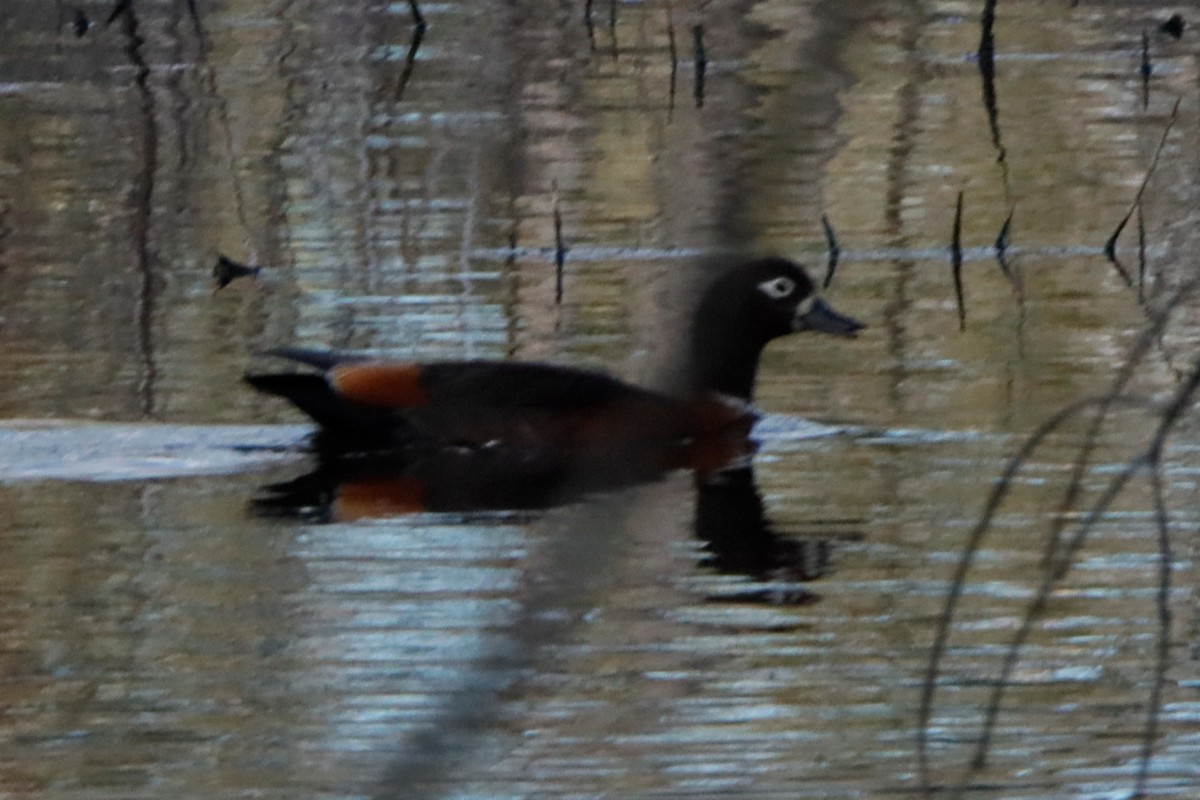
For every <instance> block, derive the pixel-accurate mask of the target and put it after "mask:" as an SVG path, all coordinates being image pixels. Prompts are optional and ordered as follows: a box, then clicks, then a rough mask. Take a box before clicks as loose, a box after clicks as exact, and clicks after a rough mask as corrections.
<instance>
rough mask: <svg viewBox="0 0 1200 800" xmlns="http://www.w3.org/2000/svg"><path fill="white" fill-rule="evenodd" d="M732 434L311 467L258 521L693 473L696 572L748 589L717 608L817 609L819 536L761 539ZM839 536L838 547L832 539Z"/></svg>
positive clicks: (531, 506) (452, 508)
mask: <svg viewBox="0 0 1200 800" xmlns="http://www.w3.org/2000/svg"><path fill="white" fill-rule="evenodd" d="M751 449H752V444H751V442H750V441H749V440H748V439H746V437H744V436H741V435H727V436H717V437H705V438H704V439H702V440H697V441H695V442H691V443H688V444H686V445H672V444H669V443H659V445H657V446H646V447H642V448H639V449H638V450H636V451H627V452H624V453H621V454H620V455H619V456H612V455H606V456H604V457H594V458H587V459H584V460H579V459H573V460H571V461H570V462H569V463H568V462H565V461H563V460H561V459H560V458H557V457H553V456H552V455H550V454H549V453H548V452H546V451H541V452H538V453H531V452H529V451H520V450H514V449H511V448H492V449H483V450H472V449H468V448H437V449H429V450H425V451H420V452H418V451H415V450H410V451H406V452H404V453H400V452H397V453H391V454H379V455H375V456H371V457H362V458H354V459H345V458H334V459H322V460H321V462H320V466H319V467H318V468H317V469H316V470H315V471H313V472H310V473H308V474H307V475H303V476H301V477H299V478H296V479H294V480H290V481H287V482H284V483H276V484H272V485H270V486H267V487H264V491H263V494H262V495H261V496H260V497H259V498H257V499H256V500H255V501H254V508H255V510H256V511H257V512H258V513H259V514H262V515H264V516H288V517H302V518H306V519H311V520H317V521H321V522H350V521H355V520H362V519H370V518H381V517H389V516H396V515H400V514H408V513H414V512H452V513H470V512H486V511H514V510H515V511H530V510H538V509H546V508H551V507H553V506H559V505H564V504H568V503H572V502H577V501H580V500H583V499H585V498H586V497H587V496H589V495H595V494H598V493H601V492H609V491H615V490H618V489H623V488H627V487H630V486H634V485H636V484H640V483H648V482H652V481H655V480H657V479H659V478H662V477H663V476H665V475H666V474H667V473H668V472H670V471H673V470H677V469H691V470H693V471H694V472H695V474H696V478H697V480H696V486H697V502H696V520H695V525H696V527H695V535H696V537H697V538H698V539H699V540H700V541H702V542H703V543H704V545H705V556H704V557H703V558H702V559H701V560H700V565H701V566H704V567H708V568H710V569H713V570H715V571H716V572H719V573H722V574H726V575H741V576H745V577H747V578H750V579H751V580H753V581H755V583H752V584H749V585H735V586H732V587H728V586H726V587H723V588H722V589H721V591H720V593H719V594H716V595H714V596H713V597H712V599H713V600H715V601H718V602H752V603H771V604H776V605H803V604H806V603H810V602H813V601H815V600H816V599H817V597H816V595H814V594H813V593H811V592H809V591H807V590H806V589H804V588H803V587H801V586H799V585H798V584H801V583H806V582H808V581H813V580H816V579H818V578H820V577H822V576H824V575H825V574H826V572H827V571H828V569H829V566H830V552H831V549H832V545H831V540H830V539H829V538H825V537H821V538H812V537H808V538H795V537H792V536H787V535H781V534H779V533H776V532H775V531H774V530H772V528H771V526H770V523H769V522H768V521H767V519H766V516H765V514H764V510H763V502H762V498H761V497H760V496H759V494H758V490H757V489H756V487H755V485H754V475H753V471H752V469H751V468H750V466H748V464H749V456H750V454H751V453H750V451H751ZM838 538H846V534H842V535H841V536H839V537H838Z"/></svg>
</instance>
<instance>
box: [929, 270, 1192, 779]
mask: <svg viewBox="0 0 1200 800" xmlns="http://www.w3.org/2000/svg"><path fill="white" fill-rule="evenodd" d="M1197 290H1200V277H1193V278H1192V279H1190V280H1188V281H1187V282H1186V283H1184V284H1183V286H1181V287H1180V288H1179V289H1178V290H1177V291H1176V292H1175V293H1174V294H1173V295H1172V296H1171V297H1170V298H1169V299H1168V300H1167V302H1166V303H1165V304H1163V305H1162V306H1161V307H1160V308H1159V309H1158V310H1157V311H1156V313H1155V314H1154V315H1153V317H1152V319H1151V323H1150V325H1149V327H1148V328H1147V329H1146V330H1145V331H1144V332H1143V334H1142V336H1141V337H1140V338H1139V340H1138V341H1137V343H1136V344H1135V346H1134V347H1133V349H1132V350H1131V352H1130V354H1129V356H1128V357H1127V358H1126V360H1125V362H1124V364H1123V365H1122V367H1121V369H1120V371H1119V372H1118V373H1117V376H1116V377H1115V379H1114V380H1113V382H1112V386H1111V388H1110V389H1109V391H1108V392H1107V393H1106V394H1104V395H1102V396H1100V397H1095V398H1086V399H1084V400H1081V401H1079V402H1076V403H1073V404H1071V405H1069V406H1068V407H1066V408H1064V409H1063V410H1062V411H1060V412H1059V413H1058V414H1055V415H1054V416H1052V417H1051V418H1050V419H1049V420H1047V421H1046V422H1045V423H1044V424H1043V425H1042V426H1040V427H1039V428H1038V429H1037V430H1036V431H1035V432H1034V433H1033V434H1032V435H1031V436H1030V437H1029V438H1028V440H1027V441H1026V443H1025V445H1024V446H1023V447H1022V448H1021V450H1020V451H1019V452H1018V453H1017V454H1016V455H1014V456H1013V457H1012V459H1011V460H1010V461H1009V463H1008V466H1007V468H1006V469H1005V472H1004V474H1003V476H1002V477H1001V480H1000V481H999V482H998V483H997V484H996V486H995V488H994V489H993V490H992V492H991V494H990V496H989V497H988V501H987V504H986V506H985V509H984V512H983V514H982V515H981V516H980V518H979V521H978V523H977V524H976V526H975V528H974V530H973V531H972V533H971V536H970V538H969V539H968V541H967V543H966V545H965V547H964V549H963V553H962V558H961V560H960V561H959V565H958V569H957V571H956V572H955V575H954V579H953V583H952V586H951V591H950V593H949V595H948V596H947V598H946V603H945V606H944V608H943V612H942V614H941V616H940V618H939V621H938V627H937V632H936V635H935V639H934V644H933V648H932V651H931V653H930V658H929V662H928V668H927V671H926V674H925V681H924V685H923V688H922V695H921V707H920V712H919V736H918V760H919V771H920V778H921V783H922V787H923V790H924V791H925V793H926V794H927V795H930V796H932V795H933V792H934V789H933V781H932V778H931V765H930V755H929V733H930V728H931V724H932V716H933V712H934V701H935V697H936V692H937V687H938V683H939V682H940V680H941V679H942V677H943V668H944V664H943V662H944V659H945V655H946V650H947V647H948V642H949V639H950V635H951V631H952V625H953V623H954V619H955V613H956V610H957V609H958V606H959V604H960V601H961V599H962V596H963V592H964V590H965V589H966V588H967V586H968V577H969V574H970V570H971V568H972V566H973V565H974V562H975V560H976V557H977V556H978V554H979V551H980V548H981V547H982V543H983V540H984V537H985V536H987V535H988V534H989V533H991V531H992V527H993V523H994V521H995V518H996V516H997V513H998V510H999V508H1000V506H1001V504H1002V503H1003V502H1004V501H1005V499H1006V498H1008V497H1009V495H1010V494H1011V493H1012V492H1013V490H1014V484H1015V481H1016V479H1017V478H1018V477H1019V475H1020V473H1021V471H1022V470H1023V469H1024V468H1025V467H1026V465H1027V464H1028V463H1029V461H1030V460H1031V458H1032V456H1033V454H1034V452H1035V451H1036V450H1037V449H1038V448H1040V447H1041V446H1042V445H1043V444H1045V442H1046V441H1047V439H1048V438H1049V437H1050V436H1051V435H1052V434H1054V433H1056V432H1057V431H1058V430H1059V429H1060V428H1062V427H1063V426H1064V425H1065V424H1066V423H1068V422H1070V421H1072V420H1073V419H1075V418H1077V417H1084V418H1085V419H1086V420H1087V427H1086V434H1085V436H1084V439H1083V444H1082V446H1081V447H1080V448H1079V451H1078V455H1077V457H1076V460H1075V462H1074V464H1073V466H1072V473H1071V477H1070V480H1069V481H1068V483H1067V484H1066V486H1065V488H1064V490H1063V493H1062V497H1061V499H1060V501H1059V503H1058V507H1057V509H1056V513H1055V514H1053V515H1052V516H1051V517H1050V524H1049V529H1048V531H1047V534H1046V539H1045V550H1044V552H1043V556H1042V559H1041V574H1040V575H1039V576H1038V581H1037V588H1036V593H1035V594H1034V595H1033V598H1032V599H1031V601H1030V602H1029V604H1028V606H1027V607H1026V610H1025V613H1024V615H1023V617H1022V619H1021V621H1020V624H1019V626H1018V628H1017V630H1016V633H1015V634H1014V636H1013V638H1012V641H1011V642H1010V643H1009V644H1008V646H1007V648H1006V650H1005V654H1004V657H1003V659H1002V661H1001V665H1000V669H999V672H998V675H997V676H996V678H995V679H994V681H993V682H992V683H991V686H992V687H993V688H992V690H991V691H990V692H989V697H988V700H987V702H986V705H985V707H984V708H983V718H982V722H981V723H980V728H981V732H980V735H979V737H978V739H977V741H976V744H975V746H974V748H973V753H972V755H971V758H970V760H969V762H968V766H967V768H966V769H965V770H964V771H963V774H962V777H961V779H960V780H961V782H960V784H959V786H960V788H961V787H966V786H967V785H969V784H970V782H971V781H972V779H974V778H975V777H976V776H978V775H979V773H980V772H981V771H982V770H983V768H984V767H985V766H986V764H987V761H988V757H989V753H990V750H991V744H992V737H993V734H994V733H995V728H996V724H997V718H998V715H999V713H1000V708H1001V704H1002V702H1003V699H1004V695H1005V693H1006V692H1007V691H1008V690H1009V689H1010V688H1011V687H1012V685H1013V677H1014V672H1015V670H1016V667H1017V663H1018V660H1019V659H1020V657H1021V653H1022V651H1023V650H1024V648H1025V647H1026V645H1027V643H1028V642H1029V640H1030V637H1031V635H1032V633H1033V631H1034V626H1035V625H1036V624H1037V622H1038V620H1039V619H1040V618H1041V617H1042V616H1043V615H1044V614H1045V612H1046V609H1047V607H1048V605H1049V603H1050V600H1051V596H1052V594H1053V593H1054V591H1055V590H1056V589H1057V588H1058V587H1059V586H1061V585H1062V583H1063V581H1064V579H1065V578H1066V577H1067V575H1068V573H1070V571H1071V569H1072V567H1073V566H1074V565H1075V563H1076V560H1077V559H1078V557H1079V555H1080V551H1081V550H1082V548H1083V547H1084V545H1085V544H1086V543H1087V540H1088V537H1089V535H1091V534H1092V533H1093V532H1094V531H1095V529H1096V528H1097V527H1098V526H1099V524H1100V523H1101V522H1102V521H1103V520H1105V518H1106V517H1107V516H1108V515H1109V513H1110V512H1111V511H1112V510H1113V509H1114V506H1115V504H1116V502H1117V501H1118V499H1119V498H1120V497H1121V496H1122V495H1123V494H1125V493H1126V491H1127V490H1128V489H1129V487H1130V484H1131V481H1133V479H1134V478H1136V477H1138V476H1139V475H1145V476H1146V479H1147V482H1148V483H1149V488H1150V494H1151V497H1152V501H1153V518H1154V524H1155V529H1156V531H1157V534H1158V539H1157V546H1158V555H1159V568H1158V586H1157V591H1156V593H1155V608H1156V612H1157V614H1156V617H1157V619H1156V623H1157V627H1158V636H1157V647H1156V650H1155V655H1154V664H1153V667H1152V675H1153V677H1152V680H1151V686H1150V691H1149V697H1148V699H1147V702H1146V704H1145V707H1146V709H1147V711H1146V715H1147V716H1146V723H1145V727H1144V729H1143V738H1142V748H1141V753H1140V754H1139V763H1138V769H1137V772H1136V775H1135V777H1134V786H1133V790H1132V795H1131V796H1133V797H1144V796H1145V793H1146V790H1147V784H1148V781H1149V778H1150V766H1151V760H1152V758H1153V755H1154V748H1155V743H1156V740H1157V735H1158V724H1159V715H1160V714H1161V712H1162V704H1163V691H1164V688H1165V683H1166V674H1167V668H1168V658H1169V655H1170V646H1171V624H1172V612H1171V608H1170V589H1171V570H1172V567H1173V555H1172V543H1171V533H1172V529H1171V524H1170V515H1169V510H1168V506H1167V500H1166V491H1165V481H1164V477H1163V468H1164V467H1163V458H1164V452H1165V449H1166V446H1167V442H1168V439H1169V438H1170V437H1171V436H1172V435H1173V434H1175V433H1176V432H1177V431H1178V429H1179V428H1180V427H1181V425H1182V422H1183V420H1184V418H1185V417H1186V416H1187V414H1188V412H1189V411H1190V410H1192V408H1193V406H1194V405H1195V402H1196V398H1197V395H1198V394H1200V358H1197V357H1193V358H1192V360H1191V363H1190V366H1189V368H1188V370H1187V372H1186V373H1185V374H1184V376H1183V377H1182V380H1181V381H1180V383H1179V385H1178V387H1177V388H1176V389H1175V391H1174V393H1173V394H1172V395H1171V396H1170V397H1169V398H1168V400H1167V402H1166V403H1165V404H1161V405H1155V404H1153V403H1151V402H1150V401H1148V400H1146V399H1144V398H1139V397H1137V396H1134V395H1132V394H1131V393H1130V392H1129V387H1130V384H1131V382H1132V381H1133V379H1134V377H1135V375H1136V373H1137V371H1138V370H1139V369H1141V368H1142V367H1143V366H1144V364H1145V363H1146V361H1147V360H1148V358H1149V356H1150V354H1151V352H1152V351H1153V350H1154V348H1155V347H1156V346H1157V344H1158V343H1159V341H1160V339H1161V337H1162V335H1163V332H1164V330H1165V329H1166V328H1167V326H1168V325H1169V324H1170V322H1171V320H1172V316H1173V314H1174V313H1175V312H1176V311H1177V310H1178V309H1179V308H1180V307H1181V306H1186V304H1187V303H1188V302H1189V301H1190V300H1191V299H1192V297H1193V295H1194V294H1195V293H1196V291H1197ZM1131 407H1132V408H1134V409H1138V410H1141V411H1143V412H1146V411H1148V412H1150V413H1151V415H1152V416H1153V417H1154V418H1155V420H1156V421H1155V423H1154V424H1153V425H1152V426H1151V430H1150V432H1149V435H1148V437H1147V439H1146V445H1145V448H1144V449H1143V450H1141V451H1140V452H1137V453H1135V454H1134V455H1133V456H1131V457H1129V458H1128V460H1127V461H1126V462H1125V463H1124V464H1123V465H1122V467H1121V468H1120V469H1119V470H1118V471H1117V472H1116V473H1115V474H1114V475H1113V476H1112V477H1111V478H1109V479H1108V480H1107V482H1106V484H1105V485H1104V488H1103V491H1101V492H1100V493H1099V494H1098V495H1096V496H1094V497H1087V496H1086V493H1085V489H1084V480H1085V476H1086V474H1087V473H1088V471H1089V470H1090V469H1091V468H1092V467H1093V466H1094V454H1095V449H1096V448H1097V446H1098V443H1099V441H1100V437H1101V434H1102V432H1104V431H1105V429H1106V428H1108V427H1109V426H1110V425H1116V424H1124V422H1123V421H1121V422H1120V423H1118V420H1119V419H1120V418H1119V417H1118V412H1119V411H1120V410H1122V409H1128V408H1131ZM1085 415H1090V416H1085ZM1086 502H1090V505H1085V503H1086Z"/></svg>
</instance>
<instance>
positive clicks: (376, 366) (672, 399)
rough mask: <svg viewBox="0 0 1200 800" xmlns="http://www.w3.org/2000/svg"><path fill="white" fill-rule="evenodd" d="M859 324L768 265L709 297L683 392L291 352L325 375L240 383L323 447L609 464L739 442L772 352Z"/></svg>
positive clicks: (723, 282)
mask: <svg viewBox="0 0 1200 800" xmlns="http://www.w3.org/2000/svg"><path fill="white" fill-rule="evenodd" d="M862 327H863V326H862V324H861V323H859V322H857V321H855V320H853V319H851V318H849V317H845V316H842V315H840V314H838V313H837V312H836V311H834V310H833V309H832V308H830V307H829V306H828V305H827V304H826V303H825V302H824V301H822V300H821V299H820V298H819V297H817V295H816V288H815V286H814V284H813V282H812V281H811V280H810V279H809V277H808V275H807V274H806V273H805V271H804V269H803V268H802V267H800V266H799V265H797V264H794V263H792V262H790V261H787V260H785V259H781V258H764V259H758V260H756V261H751V262H748V263H745V264H742V265H740V266H738V267H736V268H734V269H732V270H730V271H728V272H726V273H725V274H724V275H723V276H721V277H719V278H718V279H717V280H716V281H715V282H714V283H713V284H712V285H711V286H710V287H709V289H708V290H707V291H706V292H705V293H704V295H703V296H702V298H701V301H700V304H699V306H698V308H697V313H696V317H695V320H694V322H693V325H692V329H691V331H690V335H689V339H688V348H687V351H686V355H685V367H684V369H683V376H684V377H683V379H682V381H681V383H682V385H681V386H680V387H679V389H680V391H679V392H678V393H677V394H663V393H659V392H653V391H650V390H648V389H642V388H639V387H636V386H632V385H630V384H627V383H623V382H621V381H618V380H616V379H614V378H611V377H609V376H607V375H604V374H602V373H597V372H590V371H586V370H580V369H573V368H569V367H561V366H551V365H547V364H530V363H516V362H499V361H457V362H437V363H425V364H416V363H405V362H392V361H374V360H369V359H365V358H358V357H346V356H339V355H334V354H328V353H320V352H314V351H308V350H295V349H283V350H278V351H275V352H274V354H275V355H278V356H281V357H284V358H288V359H291V360H293V361H298V362H301V363H303V364H307V365H309V366H311V367H314V368H316V369H317V370H319V371H320V372H319V373H309V374H296V373H290V374H260V375H248V376H247V377H246V380H247V381H248V382H249V383H250V384H251V385H252V386H254V387H255V388H257V389H260V390H262V391H264V392H268V393H271V394H276V395H280V396H282V397H285V398H287V399H288V400H290V401H291V402H292V403H294V404H295V405H296V406H297V407H299V408H300V409H301V410H302V411H304V412H305V413H306V414H308V415H309V416H311V417H312V418H313V419H314V420H316V422H317V423H318V424H319V425H320V428H321V436H320V437H319V438H318V444H319V445H320V446H322V447H323V448H325V449H328V450H333V451H340V452H346V451H380V450H388V449H396V448H406V447H408V446H410V445H413V444H418V445H422V446H427V445H431V444H432V445H434V446H443V445H452V446H466V447H469V448H475V449H477V448H483V447H494V446H496V445H505V446H508V447H516V448H520V449H525V450H533V451H540V452H541V451H548V452H550V453H554V454H560V453H575V454H578V453H590V454H613V453H619V452H623V451H625V450H628V449H638V448H640V447H641V446H642V443H644V442H647V441H652V440H655V441H666V442H686V441H689V440H693V439H696V438H700V437H706V436H709V435H712V434H715V433H720V432H724V431H729V430H735V431H740V432H741V435H743V436H744V435H745V434H746V433H748V432H749V429H750V426H751V425H752V424H753V421H754V419H755V417H756V415H755V413H754V411H753V409H751V408H750V406H749V405H748V402H749V400H750V397H751V394H752V392H753V389H754V379H755V374H756V372H757V369H758V360H759V355H760V354H761V352H762V349H763V348H764V347H765V346H766V344H767V343H768V342H770V341H771V340H772V339H775V338H777V337H780V336H783V335H785V334H787V333H791V332H794V331H804V330H815V331H822V332H825V333H833V334H838V335H843V336H853V335H854V334H855V333H856V332H857V331H858V330H859V329H860V328H862Z"/></svg>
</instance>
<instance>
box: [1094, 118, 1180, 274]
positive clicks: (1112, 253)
mask: <svg viewBox="0 0 1200 800" xmlns="http://www.w3.org/2000/svg"><path fill="white" fill-rule="evenodd" d="M1182 100H1183V98H1182V97H1178V98H1176V99H1175V105H1174V106H1173V107H1172V108H1171V116H1170V118H1169V119H1168V120H1167V126H1166V128H1164V129H1163V132H1162V138H1161V139H1159V140H1158V147H1156V148H1154V156H1153V158H1151V159H1150V166H1149V168H1147V170H1146V174H1145V176H1143V178H1142V184H1141V186H1139V187H1138V190H1137V194H1136V195H1134V197H1133V203H1132V204H1131V205H1130V206H1129V211H1128V212H1126V214H1125V216H1124V217H1122V218H1121V221H1120V222H1119V223H1118V224H1117V229H1116V230H1115V231H1113V234H1112V236H1110V237H1108V241H1107V242H1106V243H1105V244H1104V254H1105V255H1106V256H1108V260H1109V261H1112V262H1113V263H1114V264H1115V263H1117V256H1116V252H1117V237H1119V236H1120V235H1121V231H1123V230H1125V225H1126V224H1128V222H1129V219H1130V218H1131V217H1132V216H1133V212H1134V211H1135V210H1137V207H1138V205H1139V204H1140V203H1141V202H1142V195H1143V194H1145V192H1146V186H1147V185H1149V183H1150V178H1151V176H1153V175H1154V170H1155V169H1156V168H1157V167H1158V157H1159V156H1160V155H1162V151H1163V148H1164V147H1166V145H1167V137H1168V136H1169V135H1170V134H1171V128H1173V127H1175V121H1176V120H1177V119H1179V103H1180V101H1182ZM1120 271H1121V277H1123V278H1124V279H1125V282H1126V283H1127V284H1129V286H1131V287H1132V286H1133V280H1132V279H1131V278H1130V277H1129V274H1128V273H1126V272H1125V271H1124V269H1121V270H1120Z"/></svg>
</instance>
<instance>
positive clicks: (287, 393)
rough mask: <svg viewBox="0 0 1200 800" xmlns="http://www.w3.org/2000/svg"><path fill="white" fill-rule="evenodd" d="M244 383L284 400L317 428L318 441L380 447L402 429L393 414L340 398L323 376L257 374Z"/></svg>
mask: <svg viewBox="0 0 1200 800" xmlns="http://www.w3.org/2000/svg"><path fill="white" fill-rule="evenodd" d="M245 381H246V383H248V384H250V385H251V386H253V387H254V388H255V389H258V390H259V391H260V392H266V393H267V394H273V395H276V396H278V397H282V398H284V399H285V400H288V401H289V402H290V403H292V405H294V406H296V408H298V409H300V410H301V411H303V412H304V413H305V414H307V415H308V416H310V417H312V419H313V421H314V422H316V423H317V425H319V426H320V428H321V437H320V439H321V440H322V441H334V442H337V441H340V442H343V443H344V444H345V447H346V448H351V449H353V448H355V447H358V446H360V445H362V444H363V443H370V444H371V445H373V446H375V447H380V446H382V445H383V444H384V443H385V442H386V441H387V440H389V439H392V438H393V437H394V435H395V434H396V433H398V431H399V430H400V429H402V428H403V427H405V426H403V424H402V422H401V420H400V419H399V418H398V417H397V415H395V414H392V413H390V412H388V411H386V410H383V409H378V408H372V407H370V406H365V405H363V404H361V403H356V402H354V401H353V400H347V399H346V398H345V397H342V396H341V395H339V394H338V393H337V392H336V391H334V389H333V387H332V386H330V385H329V382H328V381H326V380H325V376H324V375H318V374H302V373H276V374H258V375H246V376H245Z"/></svg>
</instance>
